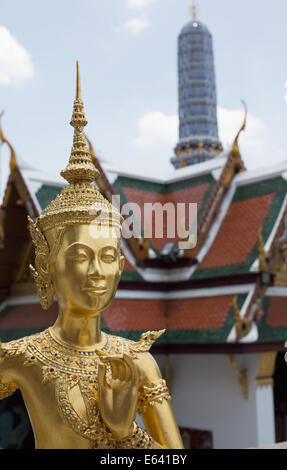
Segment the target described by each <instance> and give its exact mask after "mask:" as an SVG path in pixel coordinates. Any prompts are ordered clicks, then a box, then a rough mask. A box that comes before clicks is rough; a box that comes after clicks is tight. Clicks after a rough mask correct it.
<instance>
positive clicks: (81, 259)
mask: <svg viewBox="0 0 287 470" xmlns="http://www.w3.org/2000/svg"><path fill="white" fill-rule="evenodd" d="M50 237H52V238H54V237H53V236H52V234H50ZM50 237H49V234H47V239H48V242H49V245H50V246H51V243H52V242H53V240H52V239H51V238H50ZM49 238H50V240H49ZM123 267H124V257H123V256H121V254H120V248H119V239H118V238H116V234H115V232H114V229H112V228H110V227H105V226H103V227H99V226H97V225H72V226H69V227H67V228H66V229H65V232H64V234H63V237H62V241H61V244H60V247H59V250H58V253H57V256H56V259H55V261H54V262H53V264H52V266H51V279H52V282H53V284H54V287H55V291H56V294H57V297H58V300H59V303H60V306H61V307H63V308H69V310H71V311H72V312H73V314H75V315H81V316H87V315H88V316H92V315H96V314H98V313H99V312H101V311H103V310H104V309H106V308H107V307H108V306H109V305H110V303H111V301H112V300H113V298H114V296H115V293H116V289H117V286H118V283H119V280H120V276H121V273H122V271H123Z"/></svg>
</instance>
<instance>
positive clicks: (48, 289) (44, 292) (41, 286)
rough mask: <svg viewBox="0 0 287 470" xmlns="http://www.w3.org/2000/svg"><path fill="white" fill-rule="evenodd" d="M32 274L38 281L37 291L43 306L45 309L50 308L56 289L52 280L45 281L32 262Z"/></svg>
mask: <svg viewBox="0 0 287 470" xmlns="http://www.w3.org/2000/svg"><path fill="white" fill-rule="evenodd" d="M29 268H30V271H31V273H32V276H33V278H34V280H35V282H36V287H37V292H38V295H39V298H40V303H41V306H42V308H43V309H44V310H48V308H49V307H51V305H53V302H54V293H55V289H54V286H53V283H52V282H45V281H43V279H41V276H39V273H38V272H37V271H36V269H35V268H34V267H33V266H32V265H31V264H30V266H29Z"/></svg>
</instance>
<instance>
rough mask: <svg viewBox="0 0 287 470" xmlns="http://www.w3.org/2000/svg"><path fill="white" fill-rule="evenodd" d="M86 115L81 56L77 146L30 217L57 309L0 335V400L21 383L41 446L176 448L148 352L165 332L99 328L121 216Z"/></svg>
mask: <svg viewBox="0 0 287 470" xmlns="http://www.w3.org/2000/svg"><path fill="white" fill-rule="evenodd" d="M86 124H87V121H86V118H85V114H84V110H83V101H82V97H81V85H80V76H79V68H78V64H77V93H76V99H75V102H74V111H73V116H72V120H71V125H72V126H73V127H74V141H73V149H72V153H71V157H70V161H69V163H68V165H67V167H66V168H65V170H63V171H62V172H61V175H62V176H63V177H64V178H65V179H66V180H67V181H68V183H69V184H68V185H67V186H65V187H64V188H63V190H62V192H61V194H60V195H58V196H57V197H56V199H55V200H54V201H52V202H51V203H50V204H49V205H48V207H47V208H46V209H45V210H44V211H43V212H42V214H41V215H40V216H39V218H38V219H37V220H36V221H33V220H32V219H31V218H29V227H30V232H31V236H32V239H33V243H34V246H35V253H36V257H35V268H34V267H32V266H30V269H31V270H32V273H33V276H34V278H35V281H36V284H37V289H38V293H39V297H40V301H41V305H42V307H43V308H44V309H48V308H49V307H50V306H51V305H52V303H53V300H54V294H56V296H57V298H58V302H59V314H58V318H57V320H56V322H55V324H54V325H53V326H52V327H51V328H48V329H47V330H45V331H43V332H42V333H39V334H36V335H33V336H29V337H25V338H23V339H20V340H17V341H12V342H10V343H6V344H3V343H2V344H0V399H2V398H5V397H8V396H9V395H11V394H13V393H14V392H15V390H17V389H20V390H21V392H22V395H23V398H24V401H25V404H26V407H27V410H28V412H29V416H30V420H31V423H32V426H33V430H34V436H35V442H36V448H38V449H128V448H136V449H137V448H144V449H147V448H152V449H160V448H168V449H180V448H182V441H181V438H180V434H179V431H178V427H177V424H176V422H175V419H174V415H173V412H172V409H171V406H170V403H169V399H170V395H169V392H168V389H167V387H166V383H165V381H164V380H163V379H162V377H161V374H160V371H159V368H158V366H157V364H156V362H155V360H154V359H153V357H152V356H151V355H150V353H149V349H150V347H151V345H152V344H153V342H154V341H155V340H156V339H157V338H158V337H159V336H160V335H161V334H162V333H163V331H160V332H147V333H146V334H143V335H142V337H141V339H140V341H138V342H133V341H130V340H127V339H123V338H120V337H117V336H110V335H107V334H105V333H103V332H102V331H101V329H100V316H101V312H102V311H103V310H105V309H106V308H107V307H108V306H109V305H110V304H111V302H112V300H113V298H114V296H115V292H116V289H117V286H118V283H119V280H120V276H121V273H122V271H123V267H124V257H123V256H121V252H120V232H121V223H122V219H121V216H120V214H119V212H118V210H117V209H116V208H115V207H113V206H112V205H111V204H110V203H109V202H108V201H107V200H106V199H105V198H104V197H103V196H102V195H101V194H100V192H99V191H98V189H97V186H96V185H95V184H94V181H95V179H96V178H97V174H98V171H97V170H96V168H95V166H94V164H93V162H92V159H91V156H90V154H89V151H88V148H87V146H86V140H85V135H84V131H83V129H84V127H85V126H86ZM137 412H138V413H139V414H140V415H141V416H142V419H143V422H144V424H145V427H146V431H144V430H143V429H141V428H140V427H139V425H138V424H137V423H136V421H135V418H136V413H137Z"/></svg>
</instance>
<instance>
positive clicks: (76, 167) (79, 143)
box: [61, 61, 99, 184]
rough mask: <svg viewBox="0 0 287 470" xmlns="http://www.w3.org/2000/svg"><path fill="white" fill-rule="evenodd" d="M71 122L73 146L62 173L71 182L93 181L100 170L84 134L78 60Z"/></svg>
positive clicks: (85, 121) (84, 118) (83, 113)
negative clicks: (96, 165) (95, 164)
mask: <svg viewBox="0 0 287 470" xmlns="http://www.w3.org/2000/svg"><path fill="white" fill-rule="evenodd" d="M70 124H71V126H72V127H73V128H74V139H73V148H72V152H71V156H70V160H69V163H68V165H67V166H66V168H65V169H64V170H63V171H61V175H62V176H63V178H65V180H67V181H68V183H70V184H75V183H85V182H86V183H91V182H92V181H94V180H95V179H96V178H97V176H98V174H99V172H98V170H97V169H96V167H95V166H94V163H93V160H92V157H91V155H90V153H89V150H88V147H87V143H86V138H85V134H84V127H85V126H86V125H87V124H88V122H87V120H86V116H85V112H84V103H83V100H82V89H81V78H80V68H79V62H78V61H77V86H76V99H75V101H74V109H73V115H72V119H71V122H70Z"/></svg>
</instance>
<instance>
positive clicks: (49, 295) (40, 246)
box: [28, 216, 55, 310]
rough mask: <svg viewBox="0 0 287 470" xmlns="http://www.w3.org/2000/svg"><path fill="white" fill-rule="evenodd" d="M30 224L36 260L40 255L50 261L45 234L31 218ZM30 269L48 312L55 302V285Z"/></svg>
mask: <svg viewBox="0 0 287 470" xmlns="http://www.w3.org/2000/svg"><path fill="white" fill-rule="evenodd" d="M28 223H29V230H30V234H31V237H32V241H33V245H34V248H35V255H36V258H37V257H38V256H39V255H41V256H43V257H44V258H46V259H47V261H48V259H49V254H50V250H49V245H48V242H47V240H46V238H45V237H44V235H43V233H42V232H41V230H40V229H39V227H38V225H37V223H36V222H34V221H33V219H31V217H30V216H28ZM29 268H30V271H31V273H32V276H33V278H34V280H35V282H36V286H37V291H38V295H39V298H40V303H41V305H42V308H43V309H44V310H48V308H49V307H51V305H52V304H53V301H54V293H55V290H54V286H53V283H52V282H51V281H45V280H44V279H42V277H41V276H40V274H39V273H38V271H36V269H35V268H34V266H32V265H31V264H30V266H29Z"/></svg>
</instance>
